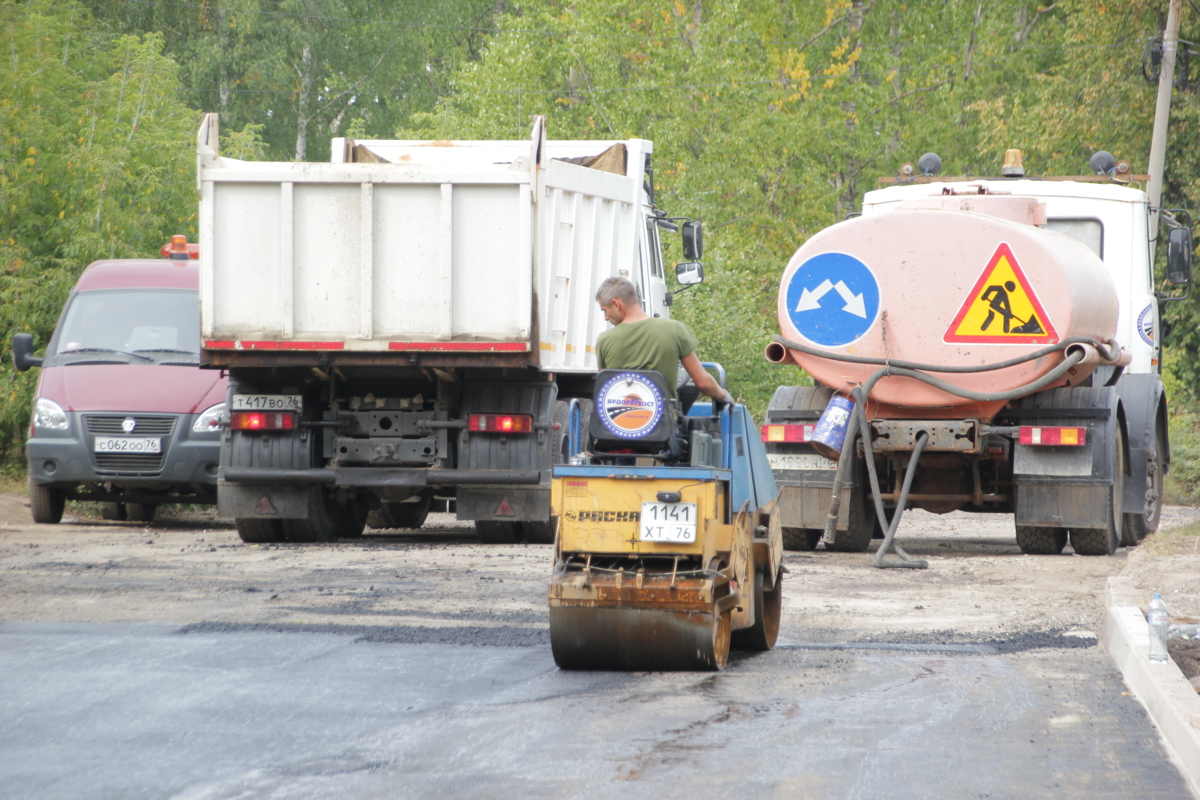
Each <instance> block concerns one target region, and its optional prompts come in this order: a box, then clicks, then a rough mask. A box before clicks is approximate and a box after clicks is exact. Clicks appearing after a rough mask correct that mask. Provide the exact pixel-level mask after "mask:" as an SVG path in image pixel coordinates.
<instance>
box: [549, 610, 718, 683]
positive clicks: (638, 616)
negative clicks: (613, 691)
mask: <svg viewBox="0 0 1200 800" xmlns="http://www.w3.org/2000/svg"><path fill="white" fill-rule="evenodd" d="M729 623H730V612H729V611H726V612H725V613H724V614H717V613H716V603H715V601H714V604H713V607H712V609H710V611H709V612H707V613H704V612H698V611H691V612H687V611H665V610H658V609H644V608H594V607H593V608H587V607H579V606H572V607H562V606H552V607H551V608H550V650H551V652H552V653H553V655H554V663H555V664H557V665H558V667H559V669H586V670H623V671H637V672H716V671H718V670H720V669H723V668H724V667H725V664H726V662H727V661H728V659H729V647H730V640H731V635H730V626H729Z"/></svg>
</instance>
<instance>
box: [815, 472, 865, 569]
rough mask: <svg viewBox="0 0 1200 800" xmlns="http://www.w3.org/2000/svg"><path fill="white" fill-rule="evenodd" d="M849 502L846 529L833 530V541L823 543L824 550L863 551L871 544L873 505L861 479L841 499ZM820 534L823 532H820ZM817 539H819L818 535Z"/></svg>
mask: <svg viewBox="0 0 1200 800" xmlns="http://www.w3.org/2000/svg"><path fill="white" fill-rule="evenodd" d="M842 502H843V503H849V504H850V512H849V514H848V515H847V517H846V530H844V531H843V530H835V531H834V532H833V541H832V542H826V543H825V549H826V550H836V551H838V552H841V553H865V552H866V551H867V548H869V547H870V546H871V536H872V535H874V533H875V516H876V514H875V506H874V504H870V503H868V502H867V491H866V487H865V486H864V485H863V482H862V481H859V482H858V486H857V487H855V488H854V489H852V490H851V491H850V493H849V496H847V497H844V498H843V499H842ZM821 533H822V535H823V534H824V532H823V531H822V532H821ZM817 541H820V538H819V537H818V539H817Z"/></svg>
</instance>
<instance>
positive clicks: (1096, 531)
mask: <svg viewBox="0 0 1200 800" xmlns="http://www.w3.org/2000/svg"><path fill="white" fill-rule="evenodd" d="M1123 438H1124V437H1123V436H1122V433H1121V426H1120V425H1117V431H1116V436H1115V437H1113V448H1114V450H1115V452H1114V454H1113V482H1112V490H1111V491H1110V492H1109V493H1108V503H1107V505H1108V508H1107V509H1106V513H1105V517H1106V519H1107V520H1108V522H1107V524H1106V525H1105V526H1104V527H1103V528H1081V529H1078V530H1076V529H1075V528H1072V529H1071V534H1070V536H1071V547H1072V548H1074V550H1075V552H1076V554H1078V555H1081V556H1111V555H1112V554H1113V553H1115V552H1117V548H1118V547H1120V546H1121V538H1122V534H1121V522H1122V521H1123V517H1124V516H1125V515H1124V514H1122V513H1121V499H1122V497H1123V495H1124V491H1125V444H1124V441H1123Z"/></svg>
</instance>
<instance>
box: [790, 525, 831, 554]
mask: <svg viewBox="0 0 1200 800" xmlns="http://www.w3.org/2000/svg"><path fill="white" fill-rule="evenodd" d="M821 535H822V532H821V531H818V530H812V529H810V528H784V529H783V549H784V550H816V549H817V543H818V542H820V541H821Z"/></svg>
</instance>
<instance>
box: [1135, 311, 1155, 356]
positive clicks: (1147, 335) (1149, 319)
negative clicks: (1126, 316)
mask: <svg viewBox="0 0 1200 800" xmlns="http://www.w3.org/2000/svg"><path fill="white" fill-rule="evenodd" d="M1137 331H1138V335H1139V336H1141V337H1142V341H1144V342H1145V343H1146V344H1148V345H1150V346H1151V347H1153V346H1154V306H1153V305H1148V306H1146V307H1145V308H1143V309H1142V313H1141V314H1138V321H1137Z"/></svg>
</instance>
